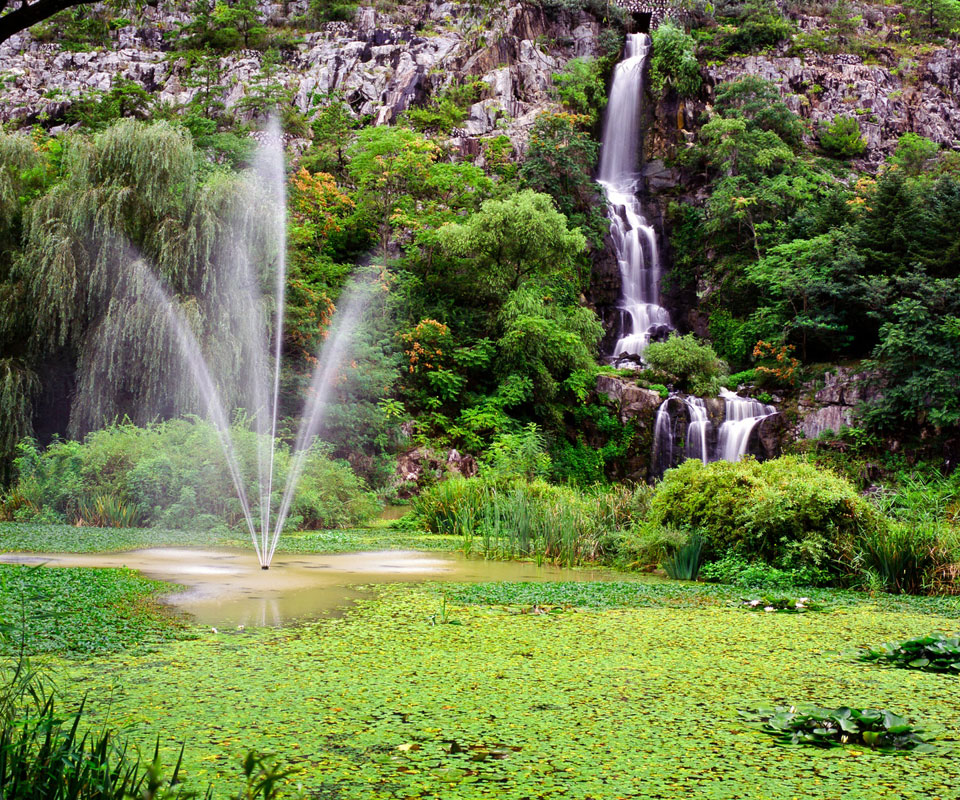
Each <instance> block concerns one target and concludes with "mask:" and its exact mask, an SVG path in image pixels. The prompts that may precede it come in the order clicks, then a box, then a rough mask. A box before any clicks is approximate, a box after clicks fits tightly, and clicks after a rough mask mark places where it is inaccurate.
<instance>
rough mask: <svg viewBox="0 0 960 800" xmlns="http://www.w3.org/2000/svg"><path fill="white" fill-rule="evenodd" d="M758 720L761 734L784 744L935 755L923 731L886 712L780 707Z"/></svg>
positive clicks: (761, 712) (843, 707) (765, 712)
mask: <svg viewBox="0 0 960 800" xmlns="http://www.w3.org/2000/svg"><path fill="white" fill-rule="evenodd" d="M750 716H752V715H750ZM757 716H758V717H759V719H760V720H762V723H763V724H762V727H761V730H763V731H764V732H765V733H769V734H770V735H772V736H775V737H776V738H777V741H778V742H779V743H781V744H808V745H813V746H814V747H839V746H841V745H845V744H849V745H856V746H860V747H870V748H873V749H876V750H880V751H882V752H893V751H897V750H911V751H913V752H915V753H931V752H934V751H935V750H934V747H933V746H932V745H930V744H928V743H927V741H926V740H925V739H924V738H923V736H922V735H921V734H923V730H922V729H921V728H917V727H914V726H913V725H911V724H910V723H908V722H907V720H906V719H904V718H903V717H899V716H897V715H896V714H893V713H891V712H890V711H886V710H884V709H876V708H868V709H859V708H849V707H847V706H841V707H840V708H819V707H817V706H796V707H795V706H790V707H789V708H787V707H785V706H777V707H775V708H772V709H769V710H764V709H761V710H760V711H759V712H758V714H757Z"/></svg>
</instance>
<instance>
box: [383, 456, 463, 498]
mask: <svg viewBox="0 0 960 800" xmlns="http://www.w3.org/2000/svg"><path fill="white" fill-rule="evenodd" d="M476 474H477V460H476V459H475V458H474V457H473V456H471V455H466V454H463V453H460V452H459V451H457V450H449V451H447V453H446V454H444V453H442V452H437V451H435V450H430V449H428V448H425V447H417V448H414V449H413V450H408V451H407V452H405V453H401V454H400V455H399V456H397V469H396V471H395V473H394V479H393V482H394V485H395V486H396V488H397V494H398V496H399V497H401V498H408V497H413V496H414V495H416V494H419V493H420V490H421V489H422V488H423V485H430V484H432V483H435V482H436V481H438V480H443V479H444V478H449V477H450V476H452V475H462V476H463V477H464V478H472V477H473V476H474V475H476Z"/></svg>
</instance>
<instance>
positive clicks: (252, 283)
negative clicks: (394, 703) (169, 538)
mask: <svg viewBox="0 0 960 800" xmlns="http://www.w3.org/2000/svg"><path fill="white" fill-rule="evenodd" d="M254 173H255V175H256V178H257V184H256V186H254V187H251V189H252V190H253V191H255V192H257V194H258V197H257V198H256V201H257V206H258V207H262V206H263V205H264V201H266V208H267V209H268V211H267V213H268V219H267V220H266V222H267V226H266V227H267V232H268V236H269V239H270V241H271V243H272V244H273V245H274V246H275V247H276V261H277V268H276V275H275V290H274V297H273V305H274V311H273V319H272V330H273V336H272V341H271V336H270V333H269V331H270V328H271V324H270V321H269V320H268V319H267V318H266V314H265V313H264V309H265V301H264V298H263V297H262V295H261V292H260V287H259V281H258V279H257V276H256V270H255V269H254V265H253V263H252V257H251V252H250V250H251V247H250V242H249V241H248V237H247V236H245V235H244V234H245V231H244V230H243V229H242V227H241V223H242V219H241V218H240V217H239V216H238V219H236V220H234V228H235V231H236V234H237V235H236V241H235V247H236V251H235V253H233V254H232V255H235V257H236V262H237V263H236V265H235V266H236V269H237V278H238V279H237V280H236V282H235V283H236V285H235V286H231V292H232V293H233V294H232V296H231V297H229V298H227V300H226V302H230V303H231V304H232V305H231V306H230V308H231V311H232V314H231V316H232V318H233V321H234V323H235V324H236V325H237V326H238V328H239V334H240V338H241V342H242V344H243V346H244V352H246V353H251V354H253V355H252V358H250V359H249V363H247V364H246V365H245V370H244V371H245V374H246V381H247V384H248V385H247V387H246V389H247V393H246V396H247V397H248V398H249V399H250V401H252V405H253V410H252V412H248V413H252V416H251V421H252V424H253V427H254V431H255V432H256V434H257V436H256V441H257V448H256V449H257V452H256V475H255V478H256V487H257V498H256V505H254V503H252V502H251V498H250V497H249V496H248V492H247V488H246V482H245V480H244V475H243V471H242V470H241V467H240V463H239V461H238V458H237V453H236V447H235V443H234V441H233V439H232V435H231V426H230V423H229V419H228V412H227V409H226V408H225V405H224V402H223V399H222V395H221V393H220V388H219V387H218V382H217V380H216V376H215V373H214V372H213V370H212V369H211V365H210V364H209V363H208V361H207V360H206V359H205V358H204V356H203V348H202V347H201V345H200V342H199V341H198V340H197V338H196V335H195V334H194V332H193V329H192V327H191V325H190V323H189V321H188V319H187V318H186V316H185V315H184V312H183V310H182V309H181V308H180V306H179V304H178V303H177V302H175V300H174V299H173V297H172V295H171V293H170V292H169V291H168V290H167V289H166V288H165V287H164V286H163V285H162V284H161V282H160V281H159V280H158V279H157V278H156V277H155V276H154V275H153V274H152V272H151V271H150V270H149V269H148V268H147V267H146V265H145V264H144V263H143V262H142V261H138V262H137V263H136V264H135V265H134V269H135V270H137V271H138V277H139V279H140V285H141V287H142V288H143V290H144V299H145V300H146V301H147V302H150V303H153V304H155V305H156V306H157V307H159V308H161V309H162V310H163V312H164V315H165V317H166V319H167V321H168V323H169V325H170V328H171V331H172V333H173V338H174V339H175V341H176V343H177V346H178V349H179V351H180V353H181V355H182V357H183V360H184V362H185V364H186V366H187V367H188V369H189V371H190V374H191V376H192V377H193V381H194V383H195V385H196V388H197V391H198V393H199V396H200V400H201V402H202V405H203V408H204V410H205V412H206V416H207V418H208V419H209V421H210V422H211V423H212V424H213V426H214V428H215V429H216V431H217V437H218V440H219V443H220V446H221V448H222V450H223V455H224V459H225V460H226V464H227V468H228V470H229V472H230V476H231V479H232V481H233V485H234V488H235V490H236V493H237V497H238V498H239V501H240V506H241V509H242V511H243V517H244V521H245V523H246V527H247V530H248V532H249V534H250V538H251V541H252V543H253V548H254V551H255V552H256V555H257V560H258V561H259V563H260V566H261V568H262V569H265V570H266V569H269V567H270V562H271V560H272V558H273V555H274V552H275V551H276V548H277V544H278V542H279V539H280V534H281V532H282V530H283V525H284V522H285V521H286V519H287V517H288V516H289V513H290V508H291V506H292V504H293V500H294V496H295V493H296V489H297V484H298V482H299V479H300V477H301V475H302V473H303V468H304V466H305V461H306V457H307V454H308V453H309V450H310V446H311V443H312V441H313V438H314V437H315V436H316V434H317V431H318V429H319V427H320V423H321V421H322V417H323V413H324V410H325V408H326V406H327V403H328V402H329V395H330V392H331V389H332V387H333V383H334V379H335V377H336V375H337V373H338V372H339V370H340V368H341V366H342V365H343V363H344V361H345V358H346V355H347V352H348V349H349V344H350V339H351V337H352V335H353V332H354V330H355V329H356V326H357V323H358V321H359V319H360V316H361V313H362V311H363V307H364V303H365V293H364V291H363V287H362V285H360V284H359V283H355V284H352V285H351V286H350V287H348V288H347V289H346V290H345V292H344V295H343V298H342V299H341V302H340V308H339V309H338V311H337V314H336V315H335V317H334V320H333V323H332V325H331V327H330V329H329V331H328V336H327V339H326V341H325V342H324V345H323V347H322V348H321V350H320V353H319V355H318V358H317V365H316V367H315V369H314V373H313V378H312V380H311V384H310V388H309V391H308V396H307V401H306V404H305V407H304V411H303V414H302V415H301V419H300V426H299V430H298V432H297V435H296V439H295V442H294V446H293V456H292V462H291V467H290V470H289V472H288V474H287V476H286V481H285V484H284V487H283V491H282V494H281V497H280V500H279V502H278V503H275V502H274V489H275V486H274V482H275V479H276V475H275V473H276V437H277V419H278V406H279V396H280V360H281V351H282V336H283V322H284V320H283V313H284V303H285V287H286V281H287V269H286V258H285V254H286V224H287V212H286V192H285V176H284V166H283V140H282V135H281V131H280V128H279V125H278V124H277V122H276V120H271V122H270V124H269V126H268V129H267V132H266V137H265V141H264V142H263V143H262V144H261V145H260V147H259V148H258V150H257V157H256V159H255V162H254ZM244 200H245V202H247V203H250V202H252V201H253V200H252V198H244ZM241 205H243V204H241ZM255 512H256V513H255Z"/></svg>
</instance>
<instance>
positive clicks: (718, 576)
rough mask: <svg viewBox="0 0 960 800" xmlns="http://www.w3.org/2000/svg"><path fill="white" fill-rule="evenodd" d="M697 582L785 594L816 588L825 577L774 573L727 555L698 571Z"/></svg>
mask: <svg viewBox="0 0 960 800" xmlns="http://www.w3.org/2000/svg"><path fill="white" fill-rule="evenodd" d="M700 579H701V580H705V581H716V582H718V583H728V584H731V585H733V586H737V587H740V588H743V589H773V590H775V591H785V590H787V589H793V588H795V587H797V586H817V585H819V584H820V583H822V582H823V579H824V575H823V573H821V572H819V571H818V570H815V569H810V568H808V567H807V568H799V569H777V567H772V566H770V565H769V564H767V563H766V562H763V561H748V560H747V559H746V558H744V557H743V556H742V555H737V554H727V555H725V556H723V558H720V559H718V560H716V561H711V562H709V563H707V564H704V565H703V566H702V567H701V568H700Z"/></svg>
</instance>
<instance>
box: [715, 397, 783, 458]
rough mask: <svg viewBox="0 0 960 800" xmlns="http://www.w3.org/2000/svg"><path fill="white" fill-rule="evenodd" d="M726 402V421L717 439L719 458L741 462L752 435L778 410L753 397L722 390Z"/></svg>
mask: <svg viewBox="0 0 960 800" xmlns="http://www.w3.org/2000/svg"><path fill="white" fill-rule="evenodd" d="M720 396H721V397H722V398H723V402H724V406H725V409H724V421H723V425H721V426H720V434H719V436H718V438H717V453H718V458H719V459H722V460H723V461H739V460H740V459H741V458H742V457H743V456H744V455H746V453H747V447H748V445H749V443H750V434H751V433H753V429H754V428H755V427H756V426H757V423H759V422H760V420H762V419H763V418H764V417H769V416H770V415H771V414H775V413H776V411H777V409H776V408H774V407H773V406H768V405H764V404H763V403H761V402H760V401H759V400H754V399H753V398H751V397H740V395H738V394H735V393H734V392H731V391H730V390H729V389H721V390H720Z"/></svg>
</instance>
